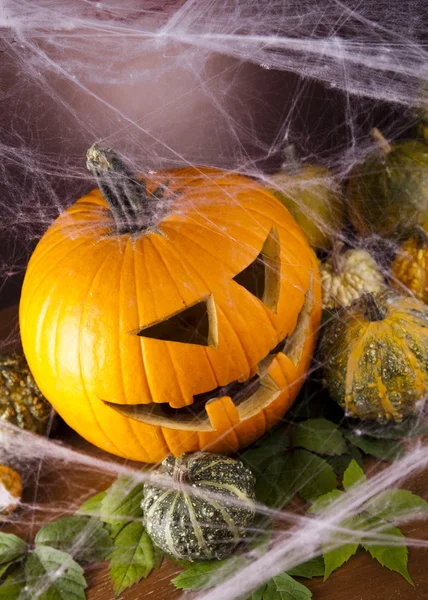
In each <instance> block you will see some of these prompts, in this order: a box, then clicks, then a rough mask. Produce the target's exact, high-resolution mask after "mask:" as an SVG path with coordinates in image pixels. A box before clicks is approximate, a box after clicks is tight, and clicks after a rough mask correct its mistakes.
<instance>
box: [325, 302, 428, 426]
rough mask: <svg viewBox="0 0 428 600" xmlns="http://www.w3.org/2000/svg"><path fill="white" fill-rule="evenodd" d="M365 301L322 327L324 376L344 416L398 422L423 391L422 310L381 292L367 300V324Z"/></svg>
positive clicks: (425, 342) (427, 376) (425, 324)
mask: <svg viewBox="0 0 428 600" xmlns="http://www.w3.org/2000/svg"><path fill="white" fill-rule="evenodd" d="M369 297H370V295H368V296H364V297H363V298H362V299H361V300H360V301H358V302H356V303H354V304H353V305H352V306H351V307H350V308H349V309H348V310H343V311H341V312H340V313H339V314H338V315H337V318H333V319H331V320H330V322H329V323H328V324H327V325H326V328H325V331H324V332H323V336H322V339H321V343H320V360H321V361H322V363H323V365H324V377H325V381H326V384H327V386H328V389H329V391H330V394H331V396H332V398H333V399H334V400H336V402H338V404H340V406H342V407H343V408H344V409H345V413H346V415H348V416H351V417H358V418H360V419H376V420H377V421H379V422H385V421H388V420H391V419H392V420H394V421H396V422H400V421H401V420H402V419H403V417H404V416H406V415H409V414H414V413H415V411H416V403H417V402H418V400H420V399H421V398H423V397H424V395H425V394H426V393H427V392H428V307H426V306H425V305H424V304H422V303H420V302H418V301H417V300H414V299H413V298H407V297H404V296H399V295H397V294H395V293H394V292H391V291H387V292H383V293H382V294H377V295H376V296H372V297H371V298H374V302H375V318H374V320H373V318H372V317H369V316H368V315H369V313H370V310H371V309H372V307H371V306H370V304H371V302H369V300H368V298H369ZM376 307H377V308H376ZM376 310H379V311H380V313H381V314H383V316H382V318H380V315H379V316H376Z"/></svg>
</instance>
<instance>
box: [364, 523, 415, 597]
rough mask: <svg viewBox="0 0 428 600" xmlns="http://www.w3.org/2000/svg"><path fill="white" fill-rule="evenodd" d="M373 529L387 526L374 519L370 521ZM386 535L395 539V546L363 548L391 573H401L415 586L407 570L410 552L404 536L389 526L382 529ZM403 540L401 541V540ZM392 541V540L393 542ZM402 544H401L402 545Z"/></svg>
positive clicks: (367, 546)
mask: <svg viewBox="0 0 428 600" xmlns="http://www.w3.org/2000/svg"><path fill="white" fill-rule="evenodd" d="M370 524H371V526H372V527H375V526H376V525H378V527H383V526H385V522H383V523H382V521H381V520H380V519H376V518H375V517H372V518H371V519H370ZM382 533H383V534H384V535H390V536H392V537H393V542H394V543H393V544H391V545H378V544H367V543H366V544H362V546H363V548H364V549H365V550H367V552H369V553H370V555H371V556H372V557H373V558H375V559H376V560H377V561H378V562H379V563H380V564H381V565H382V566H383V567H387V568H388V569H390V570H391V571H396V572H397V573H400V575H402V576H403V577H404V579H406V581H408V582H409V583H410V584H411V585H413V581H412V578H411V577H410V575H409V571H408V569H407V561H408V551H407V548H406V544H405V540H404V535H403V534H402V533H401V531H400V530H399V529H398V528H397V527H393V526H388V527H387V528H382ZM400 538H401V539H400ZM391 541H392V540H391ZM400 542H401V543H400Z"/></svg>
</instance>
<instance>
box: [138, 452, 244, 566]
mask: <svg viewBox="0 0 428 600" xmlns="http://www.w3.org/2000/svg"><path fill="white" fill-rule="evenodd" d="M158 474H159V475H160V476H162V477H163V478H164V479H163V481H164V483H165V478H166V482H167V481H168V479H170V480H171V485H170V486H169V487H167V485H163V486H162V485H161V483H160V484H159V485H156V483H155V484H151V485H146V486H145V489H144V500H143V503H142V508H143V510H144V525H145V527H146V529H147V532H148V534H149V535H150V537H151V538H152V540H153V542H154V543H155V544H156V545H157V546H158V547H159V548H161V549H162V550H163V551H164V552H166V553H167V554H169V555H171V556H173V557H174V558H176V559H178V560H191V561H193V560H212V559H223V558H226V557H227V556H229V555H230V554H231V553H232V552H233V550H234V548H235V547H236V545H237V544H238V543H239V542H240V541H241V540H242V538H243V537H245V534H246V528H247V527H248V525H250V523H251V522H252V520H253V518H254V514H255V513H254V498H255V494H254V486H255V479H254V476H253V474H252V473H251V471H250V470H249V469H247V468H246V467H245V466H244V465H243V464H242V463H241V462H240V461H237V460H233V459H231V458H227V457H225V456H218V455H213V454H211V453H208V452H196V453H194V454H183V455H182V456H181V457H180V458H174V457H172V456H169V457H168V458H166V459H165V460H164V461H163V463H162V467H161V469H160V471H159V472H158ZM180 483H184V484H186V486H187V487H183V488H181V489H180V488H179V487H173V485H175V486H179V485H180ZM189 486H191V488H194V489H195V493H192V491H191V490H189ZM207 493H208V495H207ZM209 493H211V494H213V495H215V497H210V496H209ZM222 496H224V501H223V500H222V499H221V498H220V497H222ZM229 500H232V501H233V504H230V503H229Z"/></svg>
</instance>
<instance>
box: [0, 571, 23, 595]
mask: <svg viewBox="0 0 428 600" xmlns="http://www.w3.org/2000/svg"><path fill="white" fill-rule="evenodd" d="M25 586H26V578H25V566H24V565H20V566H19V567H18V568H17V569H14V571H13V573H11V574H10V575H8V576H7V577H6V579H5V581H4V582H3V583H2V584H1V585H0V600H30V599H29V598H28V596H27V594H26V593H25Z"/></svg>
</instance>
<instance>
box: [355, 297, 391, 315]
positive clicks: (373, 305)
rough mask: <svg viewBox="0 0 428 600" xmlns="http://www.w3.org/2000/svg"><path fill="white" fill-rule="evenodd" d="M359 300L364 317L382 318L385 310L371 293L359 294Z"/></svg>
mask: <svg viewBox="0 0 428 600" xmlns="http://www.w3.org/2000/svg"><path fill="white" fill-rule="evenodd" d="M361 302H362V306H363V312H364V316H365V317H366V319H368V320H369V321H383V320H384V318H385V317H386V313H387V310H386V309H385V307H384V306H383V305H382V304H381V303H380V302H379V300H377V298H375V296H374V295H373V294H364V295H363V296H361Z"/></svg>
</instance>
